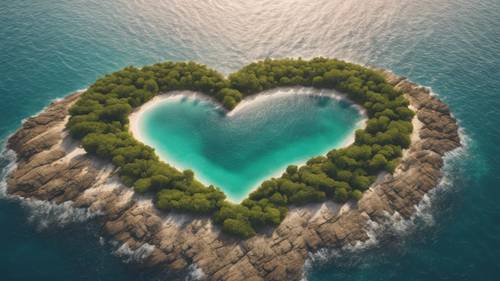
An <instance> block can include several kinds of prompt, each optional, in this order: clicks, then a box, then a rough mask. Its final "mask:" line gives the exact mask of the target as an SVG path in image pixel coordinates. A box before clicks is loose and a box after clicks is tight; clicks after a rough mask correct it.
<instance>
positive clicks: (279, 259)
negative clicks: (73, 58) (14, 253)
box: [7, 73, 460, 281]
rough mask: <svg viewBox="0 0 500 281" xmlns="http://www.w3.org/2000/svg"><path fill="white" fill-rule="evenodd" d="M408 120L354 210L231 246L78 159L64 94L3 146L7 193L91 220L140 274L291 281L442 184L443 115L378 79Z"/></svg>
mask: <svg viewBox="0 0 500 281" xmlns="http://www.w3.org/2000/svg"><path fill="white" fill-rule="evenodd" d="M386 76H387V79H388V81H389V82H390V83H391V84H393V85H396V87H397V88H399V89H401V90H403V91H404V93H405V94H406V96H407V97H408V99H409V100H410V104H411V106H412V108H413V109H414V110H415V111H416V113H417V114H416V116H415V118H414V121H413V124H414V127H415V130H414V134H413V137H412V144H411V147H410V148H409V149H408V150H407V151H405V153H404V157H403V159H402V161H401V163H400V165H399V167H398V169H397V171H396V172H395V173H394V175H383V176H381V177H380V179H379V180H377V182H376V183H375V184H374V185H373V186H372V187H371V188H370V190H369V191H367V192H365V194H364V195H363V198H362V199H361V200H360V201H359V202H357V203H352V202H351V203H348V204H345V205H343V206H340V205H338V204H334V203H324V204H317V205H308V206H306V207H300V208H290V212H289V214H288V215H287V217H286V218H285V220H284V221H283V222H282V223H281V225H280V226H279V227H277V228H275V229H269V230H268V231H267V232H265V233H261V234H259V235H257V236H255V237H253V238H251V239H248V240H245V241H241V240H238V239H234V238H231V237H228V236H226V235H224V234H222V233H221V232H220V230H219V229H218V228H217V227H216V226H213V225H212V223H211V221H210V219H208V218H204V217H190V216H187V215H179V214H173V213H160V212H159V211H157V210H156V209H155V208H154V206H152V203H151V198H147V197H141V196H137V195H135V194H134V193H133V191H132V190H131V189H130V188H127V187H125V186H123V185H122V184H120V182H119V180H118V178H117V176H116V175H115V172H116V171H115V169H114V167H113V166H112V165H110V164H107V163H103V162H101V161H99V160H98V159H95V158H93V157H90V156H88V155H87V154H85V152H84V151H83V149H82V148H80V147H79V144H78V143H77V142H75V141H74V140H72V139H71V138H70V137H69V136H68V135H67V132H65V130H64V125H65V122H66V121H67V120H68V112H67V110H68V108H69V106H70V105H71V104H72V103H73V102H74V101H75V100H76V99H77V98H78V94H74V95H70V96H68V97H66V98H65V99H63V100H61V101H57V102H54V103H52V104H51V105H50V106H49V107H48V108H47V109H46V110H45V111H43V112H42V113H40V114H39V115H37V116H35V117H32V118H30V119H28V120H27V121H26V122H24V124H23V126H22V128H20V129H19V130H18V131H17V132H16V133H15V134H14V135H13V136H12V137H11V138H10V139H9V141H8V148H9V149H12V150H13V151H15V152H16V154H17V167H16V168H15V169H14V170H13V171H12V172H11V173H10V175H9V176H8V179H7V183H8V185H7V191H8V192H9V193H10V194H12V195H17V196H20V197H24V198H36V199H39V200H47V201H51V202H54V203H57V204H61V203H64V202H72V203H71V204H72V206H74V207H79V208H88V209H89V210H91V211H94V212H98V213H100V214H101V216H100V219H99V220H98V221H99V222H100V223H102V232H103V234H104V235H106V236H107V237H110V238H111V239H114V240H116V241H118V242H120V243H121V248H122V249H126V250H131V251H134V250H136V251H137V250H139V251H140V252H141V256H140V257H141V260H140V261H138V262H140V263H142V264H143V265H145V266H151V267H158V268H168V269H169V270H171V271H182V270H185V269H186V268H187V267H189V266H190V265H192V264H193V265H195V266H196V267H197V268H198V269H200V270H201V271H202V272H203V276H201V278H202V279H206V280H246V281H250V280H299V279H301V278H302V274H303V268H304V262H305V261H306V259H307V258H308V256H309V253H311V252H316V251H318V250H320V249H325V248H326V249H329V248H331V249H335V248H343V247H346V246H348V245H355V244H356V243H362V242H363V241H367V240H368V239H369V238H370V237H369V233H368V231H367V229H368V228H369V226H370V225H373V224H384V223H386V222H387V220H388V218H390V217H394V216H395V215H396V216H398V217H401V218H403V219H408V218H410V217H411V216H412V215H414V214H415V212H416V208H415V205H417V204H418V203H419V202H420V201H421V200H422V198H423V197H424V195H425V194H426V193H427V192H429V191H430V190H431V189H433V188H434V187H436V185H437V184H438V183H439V181H440V179H441V177H442V171H441V168H442V167H443V156H444V154H445V153H447V152H449V151H451V150H453V149H455V148H457V147H459V146H460V139H459V135H458V126H457V123H456V120H455V119H454V118H453V117H452V116H451V114H450V111H449V109H448V107H447V106H446V105H445V104H444V103H443V102H441V101H440V100H439V99H437V98H436V97H434V96H432V95H431V94H430V92H429V91H428V90H427V89H426V88H423V87H419V86H417V85H415V84H414V83H411V82H409V81H407V80H405V79H403V78H402V77H398V76H395V75H393V74H391V73H386Z"/></svg>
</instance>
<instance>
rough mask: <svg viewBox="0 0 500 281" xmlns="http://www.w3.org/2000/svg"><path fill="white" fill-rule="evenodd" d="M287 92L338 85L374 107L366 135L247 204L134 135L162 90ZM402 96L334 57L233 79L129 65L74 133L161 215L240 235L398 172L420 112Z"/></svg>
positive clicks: (89, 100) (227, 97) (265, 188)
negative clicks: (190, 218)
mask: <svg viewBox="0 0 500 281" xmlns="http://www.w3.org/2000/svg"><path fill="white" fill-rule="evenodd" d="M285 86H304V87H314V88H322V89H323V88H324V89H336V90H338V91H341V92H343V93H345V94H346V95H347V96H348V97H349V99H351V100H352V101H353V102H355V103H357V104H359V105H361V106H362V107H364V108H365V109H366V111H367V115H368V117H369V120H368V121H367V125H366V128H365V129H360V130H357V131H356V137H355V142H354V143H353V144H352V145H350V146H348V147H345V148H341V149H334V150H331V151H330V152H328V153H327V155H325V156H318V157H315V158H312V159H310V160H309V161H308V162H307V164H306V165H303V166H301V167H297V166H293V165H291V166H289V167H288V168H287V169H286V171H285V172H284V173H283V174H282V176H281V177H279V178H272V179H270V180H267V181H264V182H263V183H262V184H261V185H260V187H258V188H257V189H256V190H255V191H253V192H252V193H251V194H250V195H249V197H248V198H247V199H245V200H244V201H243V202H241V203H240V204H234V203H231V202H229V201H228V200H226V196H225V195H224V193H223V192H222V191H221V190H219V189H218V188H216V187H214V186H205V185H203V184H202V183H200V182H199V181H197V180H196V179H195V176H194V173H193V172H192V171H191V170H185V171H179V170H177V169H175V168H174V167H172V166H170V165H168V164H166V163H164V162H162V161H160V159H159V158H158V156H157V155H156V153H155V152H154V150H153V148H151V147H149V146H147V145H144V144H142V143H140V142H139V141H137V140H136V139H134V137H133V136H132V135H131V134H130V133H129V132H128V115H129V114H130V113H131V112H132V110H133V109H134V108H137V107H139V106H141V105H142V104H144V103H145V102H147V101H148V100H150V99H151V98H152V97H153V96H155V95H157V94H158V93H164V92H168V91H173V90H191V91H198V92H202V93H204V94H205V95H207V96H210V97H213V98H215V99H216V100H218V101H219V102H221V103H222V104H223V105H224V107H226V108H227V109H228V110H231V109H233V108H234V107H235V106H236V105H237V104H238V103H239V102H240V101H241V100H242V98H244V97H246V96H249V95H253V94H257V93H259V92H261V91H264V90H268V89H272V88H276V87H285ZM408 104H409V103H408V101H407V100H406V98H405V97H404V96H403V95H402V93H401V92H400V91H397V90H395V89H394V88H393V87H392V86H391V85H390V84H388V83H387V82H386V81H385V79H384V77H383V76H382V75H381V74H380V73H378V72H377V71H375V70H372V69H368V68H365V67H362V66H360V65H356V64H352V63H347V62H344V61H340V60H336V59H328V58H314V59H312V60H302V59H281V60H264V61H259V62H255V63H252V64H250V65H248V66H245V67H244V68H242V69H241V70H239V71H238V72H235V73H233V74H231V75H229V77H227V78H226V77H224V76H223V75H222V74H220V73H219V72H217V71H215V70H212V69H209V68H208V67H207V66H205V65H201V64H197V63H194V62H165V63H159V64H155V65H152V66H146V67H143V68H141V69H138V68H135V67H127V68H124V69H123V70H120V71H118V72H115V73H113V74H109V75H106V76H105V77H103V78H101V79H99V80H97V81H96V82H95V83H94V84H93V85H92V86H90V87H89V89H88V90H87V91H86V92H85V93H84V94H82V96H81V97H80V98H79V100H78V101H77V102H76V103H75V104H74V105H73V106H72V107H71V108H70V115H71V118H70V120H69V122H68V123H67V128H68V129H69V132H70V134H71V136H72V137H74V138H76V139H79V140H81V142H82V145H83V148H84V149H85V150H86V151H87V152H88V153H89V154H92V155H96V156H97V157H100V158H103V159H107V160H110V161H112V163H113V164H114V165H116V166H117V167H118V168H119V175H120V178H121V180H122V181H123V183H124V184H126V185H128V186H131V187H133V188H134V190H135V191H136V192H139V193H151V194H153V195H154V198H155V199H154V201H155V206H156V207H157V208H159V209H161V210H165V211H170V210H175V211H180V212H189V213H198V214H211V215H212V218H213V220H214V222H215V223H217V224H219V225H220V226H221V227H222V230H223V231H224V232H226V233H229V234H233V235H237V236H239V237H242V238H248V237H251V236H253V235H254V234H255V233H256V231H258V230H259V229H262V228H263V227H265V226H276V225H278V224H280V222H281V221H282V220H283V219H284V218H285V216H286V213H287V211H288V207H289V206H290V205H303V204H306V203H311V202H322V201H325V200H334V201H336V202H345V201H347V200H350V199H353V200H358V199H359V198H361V196H362V193H363V191H365V190H366V189H367V188H368V187H369V186H370V185H371V184H372V183H373V181H374V180H375V178H376V176H377V175H378V174H379V173H380V172H382V171H387V172H391V173H392V172H393V171H394V169H395V167H396V166H397V164H398V161H399V159H400V157H401V155H402V149H404V148H408V146H409V145H410V134H411V132H412V129H413V128H412V124H411V119H412V118H413V115H414V113H413V111H411V110H410V109H409V108H408Z"/></svg>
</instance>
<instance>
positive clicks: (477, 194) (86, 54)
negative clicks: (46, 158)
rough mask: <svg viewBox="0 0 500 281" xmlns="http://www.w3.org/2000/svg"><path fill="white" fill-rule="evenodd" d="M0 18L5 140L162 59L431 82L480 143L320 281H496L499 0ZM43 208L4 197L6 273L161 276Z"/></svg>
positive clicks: (83, 5) (19, 276)
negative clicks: (364, 72) (418, 215)
mask: <svg viewBox="0 0 500 281" xmlns="http://www.w3.org/2000/svg"><path fill="white" fill-rule="evenodd" d="M0 22H1V24H0V50H1V51H0V77H1V79H0V105H1V109H2V111H1V113H0V114H1V115H0V116H1V117H2V118H0V137H1V138H2V139H5V138H6V137H7V136H8V134H10V133H12V132H13V131H14V130H15V129H16V128H17V127H19V125H20V122H21V120H22V119H24V118H26V117H28V116H30V115H32V114H35V113H36V112H38V111H40V110H41V109H42V108H43V107H44V106H45V105H47V103H49V102H50V101H51V100H52V99H54V98H58V97H62V96H64V95H66V94H68V93H70V92H71V91H74V90H77V89H81V88H85V87H87V86H88V85H89V84H90V83H92V82H93V81H94V80H95V79H96V78H97V77H99V76H101V75H103V74H105V73H107V72H110V71H114V70H117V69H119V68H121V67H124V66H126V65H131V64H133V65H138V66H140V65H145V64H149V63H153V62H156V61H159V60H190V59H192V60H196V61H199V62H202V63H206V64H208V65H209V66H211V67H213V68H216V69H218V70H221V71H223V72H225V73H229V72H232V71H235V70H237V69H238V68H240V67H241V66H243V65H245V64H247V63H248V62H250V61H252V60H255V59H259V58H265V57H269V56H270V57H285V56H294V57H297V56H302V57H312V56H316V55H323V56H333V57H338V58H342V59H347V60H351V61H354V62H359V63H363V64H374V65H378V66H381V67H386V68H389V69H392V70H394V71H395V72H396V73H398V74H401V75H405V76H407V77H409V78H410V79H412V80H414V81H416V82H418V83H421V84H423V85H427V86H430V87H432V90H433V91H434V92H435V93H437V94H438V95H439V96H440V98H442V99H443V100H444V101H445V102H447V103H448V104H449V105H450V108H451V110H452V111H453V113H454V114H455V116H456V117H457V118H458V119H459V121H460V125H461V126H462V127H463V128H464V134H465V135H466V136H467V138H468V139H469V142H468V146H467V149H466V150H464V151H463V152H461V154H459V156H457V157H454V158H453V159H452V160H450V161H449V165H448V167H447V169H448V170H449V172H448V177H447V182H446V184H445V185H444V187H443V189H442V191H440V192H437V193H436V195H434V196H433V198H434V199H433V200H432V201H431V202H432V204H431V205H432V206H431V207H430V208H428V210H430V213H431V214H432V215H433V219H432V220H419V221H417V222H416V224H415V225H416V226H415V227H413V229H415V230H414V231H412V232H410V233H409V234H406V235H403V236H402V235H401V234H400V233H396V234H395V235H393V236H391V239H389V240H388V241H384V243H380V244H378V245H383V246H381V247H375V248H372V249H370V250H368V252H361V253H354V254H352V253H350V254H349V253H345V254H342V255H340V256H339V257H334V258H333V259H330V262H326V263H320V262H317V263H315V265H316V266H313V267H312V268H311V270H310V272H309V274H308V278H309V279H311V280H498V260H499V258H500V236H499V234H498V233H500V224H498V221H499V220H500V205H499V204H498V200H499V199H500V189H499V188H498V183H499V182H500V160H499V158H498V155H500V148H499V146H498V145H497V142H498V140H499V139H500V128H499V127H498V120H500V111H499V108H500V97H499V95H500V90H498V89H500V76H499V73H500V2H499V1H498V0H476V1H470V0H468V1H466V0H456V1H448V0H434V1H431V0H422V1H410V0H374V1H365V0H352V1H343V0H316V1H311V0H274V1H271V0H256V1H243V0H233V1H228V0H213V1H185V0H182V1H181V0H177V1H173V0H168V1H166V0H163V1H161V0H135V1H130V0H109V1H96V0H70V1H55V0H40V1H29V0H18V1H2V3H1V4H0ZM3 165H6V162H4V164H3ZM37 208H38V210H40V209H44V208H43V207H37ZM45 209H46V208H45ZM31 210H33V209H32V208H31V207H28V206H21V207H20V205H19V204H18V203H16V202H12V201H9V200H1V201H0V225H1V226H2V228H1V229H2V231H0V247H1V251H0V272H2V273H1V274H2V275H1V277H2V278H0V279H2V280H68V279H72V280H116V279H120V280H150V279H151V278H152V277H151V275H147V274H144V273H143V272H142V271H140V270H137V269H135V268H133V267H131V266H130V265H128V264H123V263H121V262H120V259H119V258H116V257H114V256H113V255H112V254H111V252H112V250H113V249H115V248H116V247H114V246H112V245H108V244H105V245H104V246H101V244H100V243H99V237H95V235H94V234H93V233H94V232H93V229H92V224H85V225H81V224H78V223H74V224H71V223H70V224H67V225H66V226H65V227H64V228H56V227H54V226H49V227H48V228H46V229H45V230H38V227H37V226H38V225H39V222H40V221H44V219H43V215H42V216H37V217H36V218H34V219H33V220H31V222H30V220H29V219H28V218H29V217H31V214H32V211H31ZM39 213H40V212H39ZM42 214H43V212H42ZM46 216H47V217H53V215H50V212H49V214H48V215H46ZM320 264H321V265H320ZM156 277H157V278H156V279H160V280H161V279H167V280H172V279H175V278H166V277H165V276H164V275H157V276H156ZM179 278H181V279H183V277H179Z"/></svg>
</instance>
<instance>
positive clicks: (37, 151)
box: [7, 58, 460, 280]
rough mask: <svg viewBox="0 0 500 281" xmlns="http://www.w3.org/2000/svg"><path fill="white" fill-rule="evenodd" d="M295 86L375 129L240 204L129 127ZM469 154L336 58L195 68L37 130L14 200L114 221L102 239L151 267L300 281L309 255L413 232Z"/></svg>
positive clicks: (412, 101)
mask: <svg viewBox="0 0 500 281" xmlns="http://www.w3.org/2000/svg"><path fill="white" fill-rule="evenodd" d="M285 86H304V87H314V88H326V89H336V90H339V91H340V92H342V93H345V94H346V96H347V97H348V98H349V99H350V100H351V101H353V102H355V103H356V104H358V105H360V106H362V107H363V108H364V109H365V110H366V112H367V116H368V118H369V119H368V121H367V122H366V127H365V128H364V129H360V130H358V131H356V136H355V140H354V143H352V144H351V145H349V146H347V147H344V148H340V149H335V150H331V151H330V152H329V153H328V154H327V155H323V156H318V157H315V158H312V159H310V160H309V161H307V163H306V164H305V165H303V166H300V167H297V166H289V167H288V168H287V169H286V171H283V174H282V175H281V176H280V177H278V178H271V179H269V180H266V181H264V182H263V183H262V184H261V185H260V186H259V187H258V188H257V189H256V190H254V191H253V192H252V193H251V194H250V195H249V197H248V198H247V199H245V200H243V201H242V202H241V203H240V204H235V203H232V202H230V201H228V200H226V196H225V195H224V193H223V192H222V191H221V190H219V189H218V188H217V187H214V186H204V185H203V184H201V183H200V182H199V181H198V180H196V175H195V174H194V173H193V172H192V171H191V170H185V171H179V170H177V169H176V168H175V167H172V166H170V165H168V164H167V163H164V162H162V161H160V159H159V158H158V156H157V155H156V154H155V152H154V150H153V149H152V148H150V147H148V146H146V145H144V144H142V143H140V142H139V141H137V140H135V139H134V138H133V136H132V135H131V134H130V132H129V128H128V116H129V114H130V113H131V112H132V111H133V110H134V109H136V108H138V107H140V106H141V105H142V104H144V103H145V102H147V101H148V100H150V99H151V98H153V97H154V96H155V95H157V94H160V93H166V92H169V91H173V90H192V91H197V92H201V93H203V94H205V95H207V96H209V97H211V98H213V99H215V100H217V101H219V102H220V103H221V104H222V105H223V106H224V107H225V108H227V110H231V109H232V108H234V107H235V106H236V105H237V103H238V102H240V101H241V100H242V99H243V98H244V97H247V96H250V95H255V94H258V93H259V92H261V91H264V90H267V89H271V88H276V87H285ZM415 113H416V114H415ZM459 146H460V138H459V134H458V125H457V123H456V120H455V119H454V118H453V117H452V115H451V113H450V111H449V109H448V107H447V106H446V105H445V104H444V103H442V102H441V101H440V100H439V99H437V98H436V97H435V96H432V95H431V94H430V92H429V90H428V89H426V88H424V87H419V86H418V85H416V84H414V83H412V82H410V81H407V80H406V79H404V78H403V77H398V76H396V75H394V74H392V73H390V72H388V71H384V70H381V69H372V68H367V67H363V66H360V65H356V64H352V63H348V62H344V61H340V60H335V59H328V58H315V59H311V60H302V59H282V60H270V59H268V60H263V61H259V62H255V63H252V64H250V65H248V66H246V67H244V68H242V69H241V70H240V71H238V72H236V73H233V74H231V75H229V76H228V77H227V78H225V77H224V76H223V75H222V74H220V73H218V72H216V71H214V70H211V69H209V68H208V67H206V66H204V65H200V64H196V63H193V62H188V63H185V62H166V63H160V64H156V65H153V66H146V67H143V68H140V69H139V68H134V67H127V68H125V69H123V70H121V71H118V72H116V73H113V74H110V75H107V76H105V77H103V78H101V79H99V80H98V81H96V83H95V84H93V85H92V86H90V87H89V88H88V89H87V90H86V91H85V92H84V93H76V94H73V95H70V96H68V97H66V98H64V99H62V100H61V101H57V102H54V103H53V104H51V105H50V106H49V107H48V108H47V109H45V110H44V111H43V112H42V113H40V114H39V115H38V116H35V117H32V118H30V119H28V120H27V121H26V122H25V123H24V124H23V126H22V128H21V129H20V130H18V131H17V132H16V133H15V134H14V135H13V136H12V137H11V138H10V139H9V142H8V148H10V149H12V150H13V151H15V152H16V155H17V167H16V168H15V169H14V170H13V171H12V172H11V173H10V175H9V178H8V186H7V189H8V192H9V193H10V194H14V195H16V196H20V197H23V198H35V199H38V200H47V201H51V202H55V203H58V204H60V203H64V202H71V204H72V206H73V207H75V208H86V209H88V210H91V211H93V212H95V213H99V214H101V215H100V221H101V223H102V225H103V232H104V233H105V234H107V236H109V237H112V239H114V240H116V241H119V242H121V247H125V248H127V249H129V250H131V251H140V252H141V253H143V254H141V255H140V256H141V259H140V260H138V261H137V262H139V263H141V264H143V265H148V266H152V267H159V268H162V267H165V268H169V269H170V270H172V271H182V270H187V269H188V268H190V266H195V267H196V268H197V269H199V270H200V271H201V272H202V273H203V274H202V278H204V279H208V280H242V279H249V278H250V279H251V280H264V279H265V280H298V279H300V278H301V276H302V274H303V266H304V263H305V261H306V260H307V259H308V257H309V254H310V253H314V252H317V251H320V250H321V249H332V248H342V247H345V246H347V245H351V246H353V245H356V244H359V243H363V242H366V241H368V240H370V233H369V227H370V226H373V224H377V225H387V221H390V220H394V219H395V218H397V219H401V220H402V219H411V217H412V216H413V215H414V214H415V212H416V207H415V206H416V205H417V204H419V203H420V202H421V200H422V198H423V197H424V195H425V194H426V193H427V192H428V191H429V190H431V189H433V188H434V187H435V186H436V185H437V184H438V183H439V181H440V179H441V177H442V171H441V168H442V166H443V163H444V162H443V157H444V155H445V154H446V153H447V152H449V151H452V150H453V149H455V148H457V147H459ZM131 187H132V188H131ZM191 268H192V267H191Z"/></svg>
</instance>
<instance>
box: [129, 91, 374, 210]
mask: <svg viewBox="0 0 500 281" xmlns="http://www.w3.org/2000/svg"><path fill="white" fill-rule="evenodd" d="M287 95H308V96H326V97H328V98H330V99H333V100H335V101H337V102H340V101H343V102H346V103H348V104H349V105H350V106H351V107H353V108H355V109H356V110H357V111H358V114H359V115H360V116H361V119H360V120H359V121H358V122H356V124H355V126H354V127H353V128H352V130H351V132H350V133H349V134H347V135H346V136H344V137H343V139H342V140H340V141H339V142H336V143H332V144H330V145H328V148H326V149H325V150H324V151H322V152H321V153H318V154H317V155H310V156H306V157H304V158H303V159H300V160H297V161H294V162H290V163H288V164H287V166H288V165H297V166H302V165H305V164H306V163H307V161H308V160H309V159H311V157H314V156H323V155H326V154H327V153H328V152H329V151H330V150H332V149H339V148H343V147H347V146H349V145H351V144H352V143H354V139H355V132H356V130H358V129H363V128H365V127H366V122H367V121H368V116H367V113H366V110H365V109H364V108H363V107H361V106H360V105H358V104H356V103H354V102H352V101H351V100H349V99H348V98H347V96H346V95H345V94H342V93H340V92H338V91H336V90H326V89H315V88H312V87H298V86H297V87H280V88H276V89H271V90H266V91H263V92H261V93H258V94H255V95H251V96H248V97H245V98H244V99H243V100H242V101H241V102H240V103H238V104H237V106H236V107H235V108H234V109H233V110H231V111H227V110H226V109H224V108H223V107H222V105H221V104H220V103H219V102H218V101H216V100H215V99H213V98H211V97H208V96H206V95H204V94H202V93H199V92H194V91H171V92H166V93H160V94H158V95H156V96H154V97H153V98H152V99H151V100H149V101H148V102H146V103H145V104H143V105H142V106H140V107H138V108H136V109H135V110H134V111H133V112H132V113H131V114H130V115H129V116H128V118H129V128H128V132H129V133H130V134H131V135H132V136H134V138H135V139H137V140H138V141H140V142H142V143H144V144H146V145H149V146H151V147H154V146H153V145H152V144H153V143H154V142H153V141H151V140H150V139H148V138H147V137H146V136H145V135H144V134H143V133H142V130H141V125H142V124H141V121H142V119H143V117H144V116H143V115H144V114H145V113H146V112H148V111H149V110H151V109H152V108H154V107H156V106H159V105H160V104H162V103H166V102H171V101H178V100H181V99H184V98H188V99H196V100H199V101H203V102H209V103H211V104H213V105H214V109H215V110H217V109H221V108H222V109H224V111H225V113H226V116H227V117H232V116H235V115H236V114H238V112H241V111H242V110H245V108H247V107H248V105H250V104H251V103H253V102H256V101H262V100H270V99H273V98H277V97H282V96H287ZM155 152H156V153H157V154H158V156H159V157H160V159H161V160H162V161H164V162H165V163H167V164H169V165H171V166H172V167H174V168H176V169H178V170H180V171H182V170H185V169H192V170H193V171H194V172H195V177H196V178H197V180H199V181H200V182H201V183H203V184H204V185H207V186H208V185H210V184H213V185H215V186H217V185H216V184H215V183H213V182H210V181H209V180H207V179H206V178H205V177H204V176H203V175H202V173H200V172H199V171H197V170H196V169H195V168H193V167H184V165H182V164H180V163H178V162H176V161H175V160H174V159H173V157H170V156H169V154H168V152H166V151H158V150H156V149H155ZM285 170H286V166H285V167H278V168H276V169H274V170H271V171H269V173H267V174H266V175H265V176H264V177H262V178H260V179H256V180H255V186H253V187H252V188H251V189H249V191H248V194H250V193H251V192H252V191H254V190H256V189H257V188H258V187H259V185H260V184H261V183H262V182H263V181H264V180H266V179H270V178H277V177H280V176H281V174H283V173H284V172H285ZM226 196H227V199H228V200H229V201H230V202H233V203H240V202H241V201H242V200H244V198H243V199H239V200H236V199H234V198H231V197H230V196H229V195H228V194H226ZM245 198H246V197H245Z"/></svg>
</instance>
